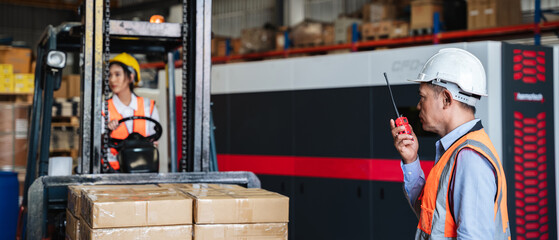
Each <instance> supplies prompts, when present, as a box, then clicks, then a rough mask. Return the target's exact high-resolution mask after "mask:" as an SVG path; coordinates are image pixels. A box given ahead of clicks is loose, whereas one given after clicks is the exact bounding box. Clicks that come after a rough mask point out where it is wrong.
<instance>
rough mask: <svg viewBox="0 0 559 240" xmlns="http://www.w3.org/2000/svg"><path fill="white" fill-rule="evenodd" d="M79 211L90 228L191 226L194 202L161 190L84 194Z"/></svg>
mask: <svg viewBox="0 0 559 240" xmlns="http://www.w3.org/2000/svg"><path fill="white" fill-rule="evenodd" d="M80 208H81V209H80V210H81V218H82V219H83V220H84V221H85V222H86V223H87V224H89V226H91V228H111V227H142V226H164V225H184V224H192V198H190V197H189V196H187V195H185V194H182V193H179V192H177V191H174V190H172V189H164V188H160V187H154V188H123V189H118V190H116V189H107V190H94V191H92V190H91V189H89V190H82V198H81V201H80Z"/></svg>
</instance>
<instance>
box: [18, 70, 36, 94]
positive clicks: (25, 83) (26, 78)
mask: <svg viewBox="0 0 559 240" xmlns="http://www.w3.org/2000/svg"><path fill="white" fill-rule="evenodd" d="M33 91H35V74H32V73H16V74H14V92H16V93H33Z"/></svg>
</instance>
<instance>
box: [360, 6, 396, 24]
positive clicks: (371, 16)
mask: <svg viewBox="0 0 559 240" xmlns="http://www.w3.org/2000/svg"><path fill="white" fill-rule="evenodd" d="M397 16H398V7H397V5H395V4H393V3H382V2H374V3H367V4H365V5H364V6H363V21H364V22H378V21H383V20H393V19H396V17H397Z"/></svg>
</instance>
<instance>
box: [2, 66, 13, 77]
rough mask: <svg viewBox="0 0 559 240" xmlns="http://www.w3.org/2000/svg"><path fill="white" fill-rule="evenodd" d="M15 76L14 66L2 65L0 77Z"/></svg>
mask: <svg viewBox="0 0 559 240" xmlns="http://www.w3.org/2000/svg"><path fill="white" fill-rule="evenodd" d="M7 74H14V65H12V64H0V75H7Z"/></svg>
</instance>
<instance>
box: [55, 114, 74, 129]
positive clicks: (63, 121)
mask: <svg viewBox="0 0 559 240" xmlns="http://www.w3.org/2000/svg"><path fill="white" fill-rule="evenodd" d="M52 126H53V127H79V126H80V119H79V118H78V117H76V116H71V117H62V116H55V117H52Z"/></svg>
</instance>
